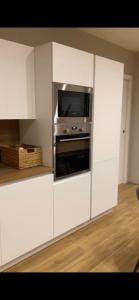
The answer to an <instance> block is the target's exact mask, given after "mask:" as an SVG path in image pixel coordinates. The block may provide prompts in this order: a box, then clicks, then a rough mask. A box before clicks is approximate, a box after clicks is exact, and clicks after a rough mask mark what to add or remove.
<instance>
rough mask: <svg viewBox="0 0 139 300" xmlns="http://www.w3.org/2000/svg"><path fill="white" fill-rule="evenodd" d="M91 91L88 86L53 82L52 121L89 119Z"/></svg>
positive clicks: (64, 121) (81, 120) (63, 121)
mask: <svg viewBox="0 0 139 300" xmlns="http://www.w3.org/2000/svg"><path fill="white" fill-rule="evenodd" d="M92 92H93V89H92V88H90V87H82V86H76V85H70V84H65V83H63V84H61V83H53V123H55V124H56V123H73V122H75V120H76V123H78V122H89V121H91V117H92Z"/></svg>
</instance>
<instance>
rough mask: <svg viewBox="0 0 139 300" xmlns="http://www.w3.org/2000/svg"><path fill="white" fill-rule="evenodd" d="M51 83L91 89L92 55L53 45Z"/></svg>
mask: <svg viewBox="0 0 139 300" xmlns="http://www.w3.org/2000/svg"><path fill="white" fill-rule="evenodd" d="M52 48H53V81H54V82H62V83H69V84H75V85H81V86H88V87H93V60H94V55H93V54H91V53H88V52H85V51H81V50H78V49H74V48H72V47H67V46H64V45H60V44H57V43H53V47H52Z"/></svg>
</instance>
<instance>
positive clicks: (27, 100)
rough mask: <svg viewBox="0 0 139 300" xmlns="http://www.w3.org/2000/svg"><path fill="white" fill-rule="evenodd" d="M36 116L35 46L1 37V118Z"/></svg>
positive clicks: (28, 117) (30, 117)
mask: <svg viewBox="0 0 139 300" xmlns="http://www.w3.org/2000/svg"><path fill="white" fill-rule="evenodd" d="M34 118H35V87H34V48H33V47H30V46H26V45H22V44H18V43H15V42H11V41H7V40H2V39H0V119H34Z"/></svg>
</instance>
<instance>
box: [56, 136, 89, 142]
mask: <svg viewBox="0 0 139 300" xmlns="http://www.w3.org/2000/svg"><path fill="white" fill-rule="evenodd" d="M89 139H90V136H87V137H79V138H75V139H74V138H72V139H60V140H59V142H70V141H80V140H89Z"/></svg>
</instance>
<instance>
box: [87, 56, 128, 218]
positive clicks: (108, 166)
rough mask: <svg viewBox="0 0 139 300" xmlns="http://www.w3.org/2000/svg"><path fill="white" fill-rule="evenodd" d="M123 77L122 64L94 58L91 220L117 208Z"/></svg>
mask: <svg viewBox="0 0 139 300" xmlns="http://www.w3.org/2000/svg"><path fill="white" fill-rule="evenodd" d="M123 73H124V65H123V64H122V63H120V62H117V61H113V60H111V59H107V58H104V57H100V56H95V74H94V77H95V78H94V85H95V88H94V105H93V115H94V116H93V132H92V137H93V140H92V211H91V217H92V218H93V217H95V216H97V215H99V214H101V213H103V212H105V211H107V210H109V209H110V208H112V207H113V206H115V205H116V204H117V190H118V164H119V150H120V149H119V148H120V126H121V112H122V89H123Z"/></svg>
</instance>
